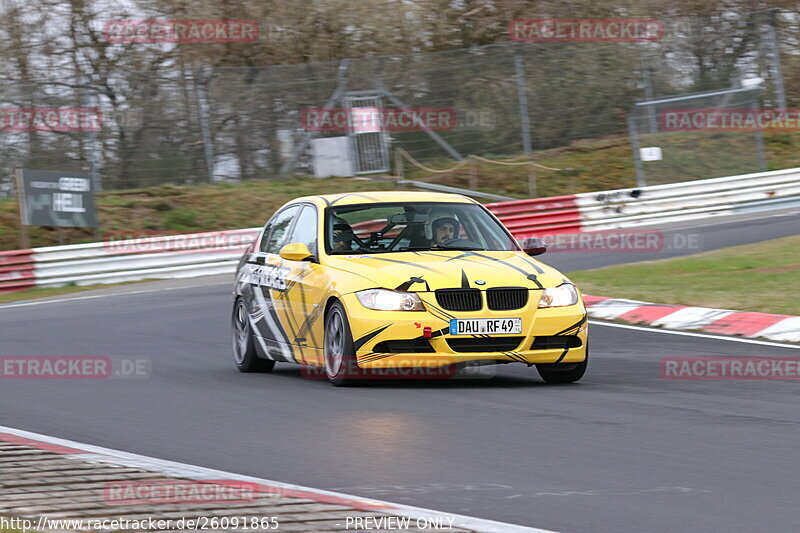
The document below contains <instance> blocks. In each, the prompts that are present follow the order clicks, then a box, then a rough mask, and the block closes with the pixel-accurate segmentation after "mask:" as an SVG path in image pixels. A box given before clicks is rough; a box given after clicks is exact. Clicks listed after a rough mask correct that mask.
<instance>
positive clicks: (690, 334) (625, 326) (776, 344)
mask: <svg viewBox="0 0 800 533" xmlns="http://www.w3.org/2000/svg"><path fill="white" fill-rule="evenodd" d="M589 323H590V324H594V325H597V326H609V327H612V328H623V329H635V330H638V331H648V332H650V333H667V334H669V335H683V336H685V337H700V338H703V339H714V340H717V341H731V342H743V343H745V344H760V345H762V346H774V347H776V348H790V349H793V350H800V344H784V343H782V342H770V341H757V340H754V339H743V338H740V337H725V336H723V335H710V334H708V333H694V332H692V331H677V330H671V329H656V328H647V327H644V326H631V325H629V324H617V323H616V322H598V321H597V320H590V321H589Z"/></svg>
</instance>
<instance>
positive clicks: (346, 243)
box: [333, 217, 354, 252]
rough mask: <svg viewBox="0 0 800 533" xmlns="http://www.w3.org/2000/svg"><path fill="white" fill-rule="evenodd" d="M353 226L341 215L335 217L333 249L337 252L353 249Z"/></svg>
mask: <svg viewBox="0 0 800 533" xmlns="http://www.w3.org/2000/svg"><path fill="white" fill-rule="evenodd" d="M353 238H354V234H353V228H352V227H351V226H350V224H348V223H347V221H346V220H345V219H343V218H340V217H335V218H334V219H333V249H334V250H335V251H337V252H340V251H343V250H352V249H353Z"/></svg>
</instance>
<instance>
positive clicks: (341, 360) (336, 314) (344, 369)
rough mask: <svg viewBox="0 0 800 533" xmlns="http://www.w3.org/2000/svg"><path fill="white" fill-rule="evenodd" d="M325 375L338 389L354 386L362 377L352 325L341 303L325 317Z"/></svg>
mask: <svg viewBox="0 0 800 533" xmlns="http://www.w3.org/2000/svg"><path fill="white" fill-rule="evenodd" d="M324 353H325V375H326V376H328V380H329V381H330V382H331V383H333V385H334V386H336V387H347V386H350V385H353V384H354V383H355V381H356V380H357V379H359V378H360V377H362V372H361V369H359V368H358V363H357V362H356V349H355V346H354V345H353V334H352V333H351V332H350V323H349V322H348V321H347V314H346V313H345V311H344V306H343V305H342V304H341V302H334V303H333V305H331V308H330V310H329V311H328V314H327V316H326V317H325V348H324Z"/></svg>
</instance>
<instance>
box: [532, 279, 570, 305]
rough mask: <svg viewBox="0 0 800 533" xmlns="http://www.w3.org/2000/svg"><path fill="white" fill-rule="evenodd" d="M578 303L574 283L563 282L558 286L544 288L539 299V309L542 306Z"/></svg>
mask: <svg viewBox="0 0 800 533" xmlns="http://www.w3.org/2000/svg"><path fill="white" fill-rule="evenodd" d="M576 303H578V291H577V289H575V285H571V284H569V283H565V284H564V285H559V286H558V287H552V288H550V289H545V290H544V292H543V293H542V298H541V299H540V300H539V309H541V308H543V307H565V306H567V305H575V304H576Z"/></svg>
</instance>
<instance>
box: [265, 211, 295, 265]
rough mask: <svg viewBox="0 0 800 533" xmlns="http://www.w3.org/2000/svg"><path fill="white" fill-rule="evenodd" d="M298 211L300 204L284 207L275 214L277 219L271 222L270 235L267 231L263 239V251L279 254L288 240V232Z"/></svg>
mask: <svg viewBox="0 0 800 533" xmlns="http://www.w3.org/2000/svg"><path fill="white" fill-rule="evenodd" d="M298 211H300V206H298V205H295V206H292V207H289V208H287V209H284V210H283V211H281V212H280V213H278V214H277V215H276V216H275V219H274V220H272V222H270V224H269V226H270V227H269V228H267V231H268V232H269V235H267V234H266V232H265V234H264V238H263V239H262V240H261V251H262V252H266V253H268V254H277V253H278V252H279V251H280V249H281V246H283V243H284V241H285V240H286V233H287V231H288V230H289V228H290V227H291V225H292V221H293V220H294V217H295V216H296V215H297V212H298Z"/></svg>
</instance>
